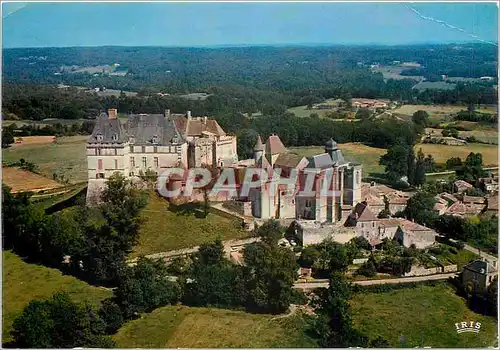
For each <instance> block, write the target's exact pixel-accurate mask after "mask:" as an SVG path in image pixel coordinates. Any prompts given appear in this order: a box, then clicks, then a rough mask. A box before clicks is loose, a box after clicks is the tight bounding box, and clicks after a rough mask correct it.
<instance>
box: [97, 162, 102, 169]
mask: <svg viewBox="0 0 500 350" xmlns="http://www.w3.org/2000/svg"><path fill="white" fill-rule="evenodd" d="M97 169H99V170H101V169H102V159H98V160H97Z"/></svg>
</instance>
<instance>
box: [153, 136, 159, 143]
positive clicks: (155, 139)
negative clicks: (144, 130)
mask: <svg viewBox="0 0 500 350" xmlns="http://www.w3.org/2000/svg"><path fill="white" fill-rule="evenodd" d="M153 143H158V136H156V135H154V136H153Z"/></svg>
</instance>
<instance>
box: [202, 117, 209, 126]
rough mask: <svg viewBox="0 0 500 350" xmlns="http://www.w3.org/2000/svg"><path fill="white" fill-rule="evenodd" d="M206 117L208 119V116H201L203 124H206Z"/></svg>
mask: <svg viewBox="0 0 500 350" xmlns="http://www.w3.org/2000/svg"><path fill="white" fill-rule="evenodd" d="M207 119H208V117H203V124H205V125H206V124H207Z"/></svg>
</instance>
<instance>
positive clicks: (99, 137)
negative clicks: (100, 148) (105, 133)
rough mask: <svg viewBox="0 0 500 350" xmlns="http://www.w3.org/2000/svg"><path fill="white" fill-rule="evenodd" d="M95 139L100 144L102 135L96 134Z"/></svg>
mask: <svg viewBox="0 0 500 350" xmlns="http://www.w3.org/2000/svg"><path fill="white" fill-rule="evenodd" d="M96 139H97V141H99V142H101V141H102V140H103V137H102V134H97V135H96Z"/></svg>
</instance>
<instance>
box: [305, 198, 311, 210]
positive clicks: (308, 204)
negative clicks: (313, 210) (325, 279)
mask: <svg viewBox="0 0 500 350" xmlns="http://www.w3.org/2000/svg"><path fill="white" fill-rule="evenodd" d="M311 206H312V202H311V201H310V200H309V199H306V207H308V208H310V207H311Z"/></svg>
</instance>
